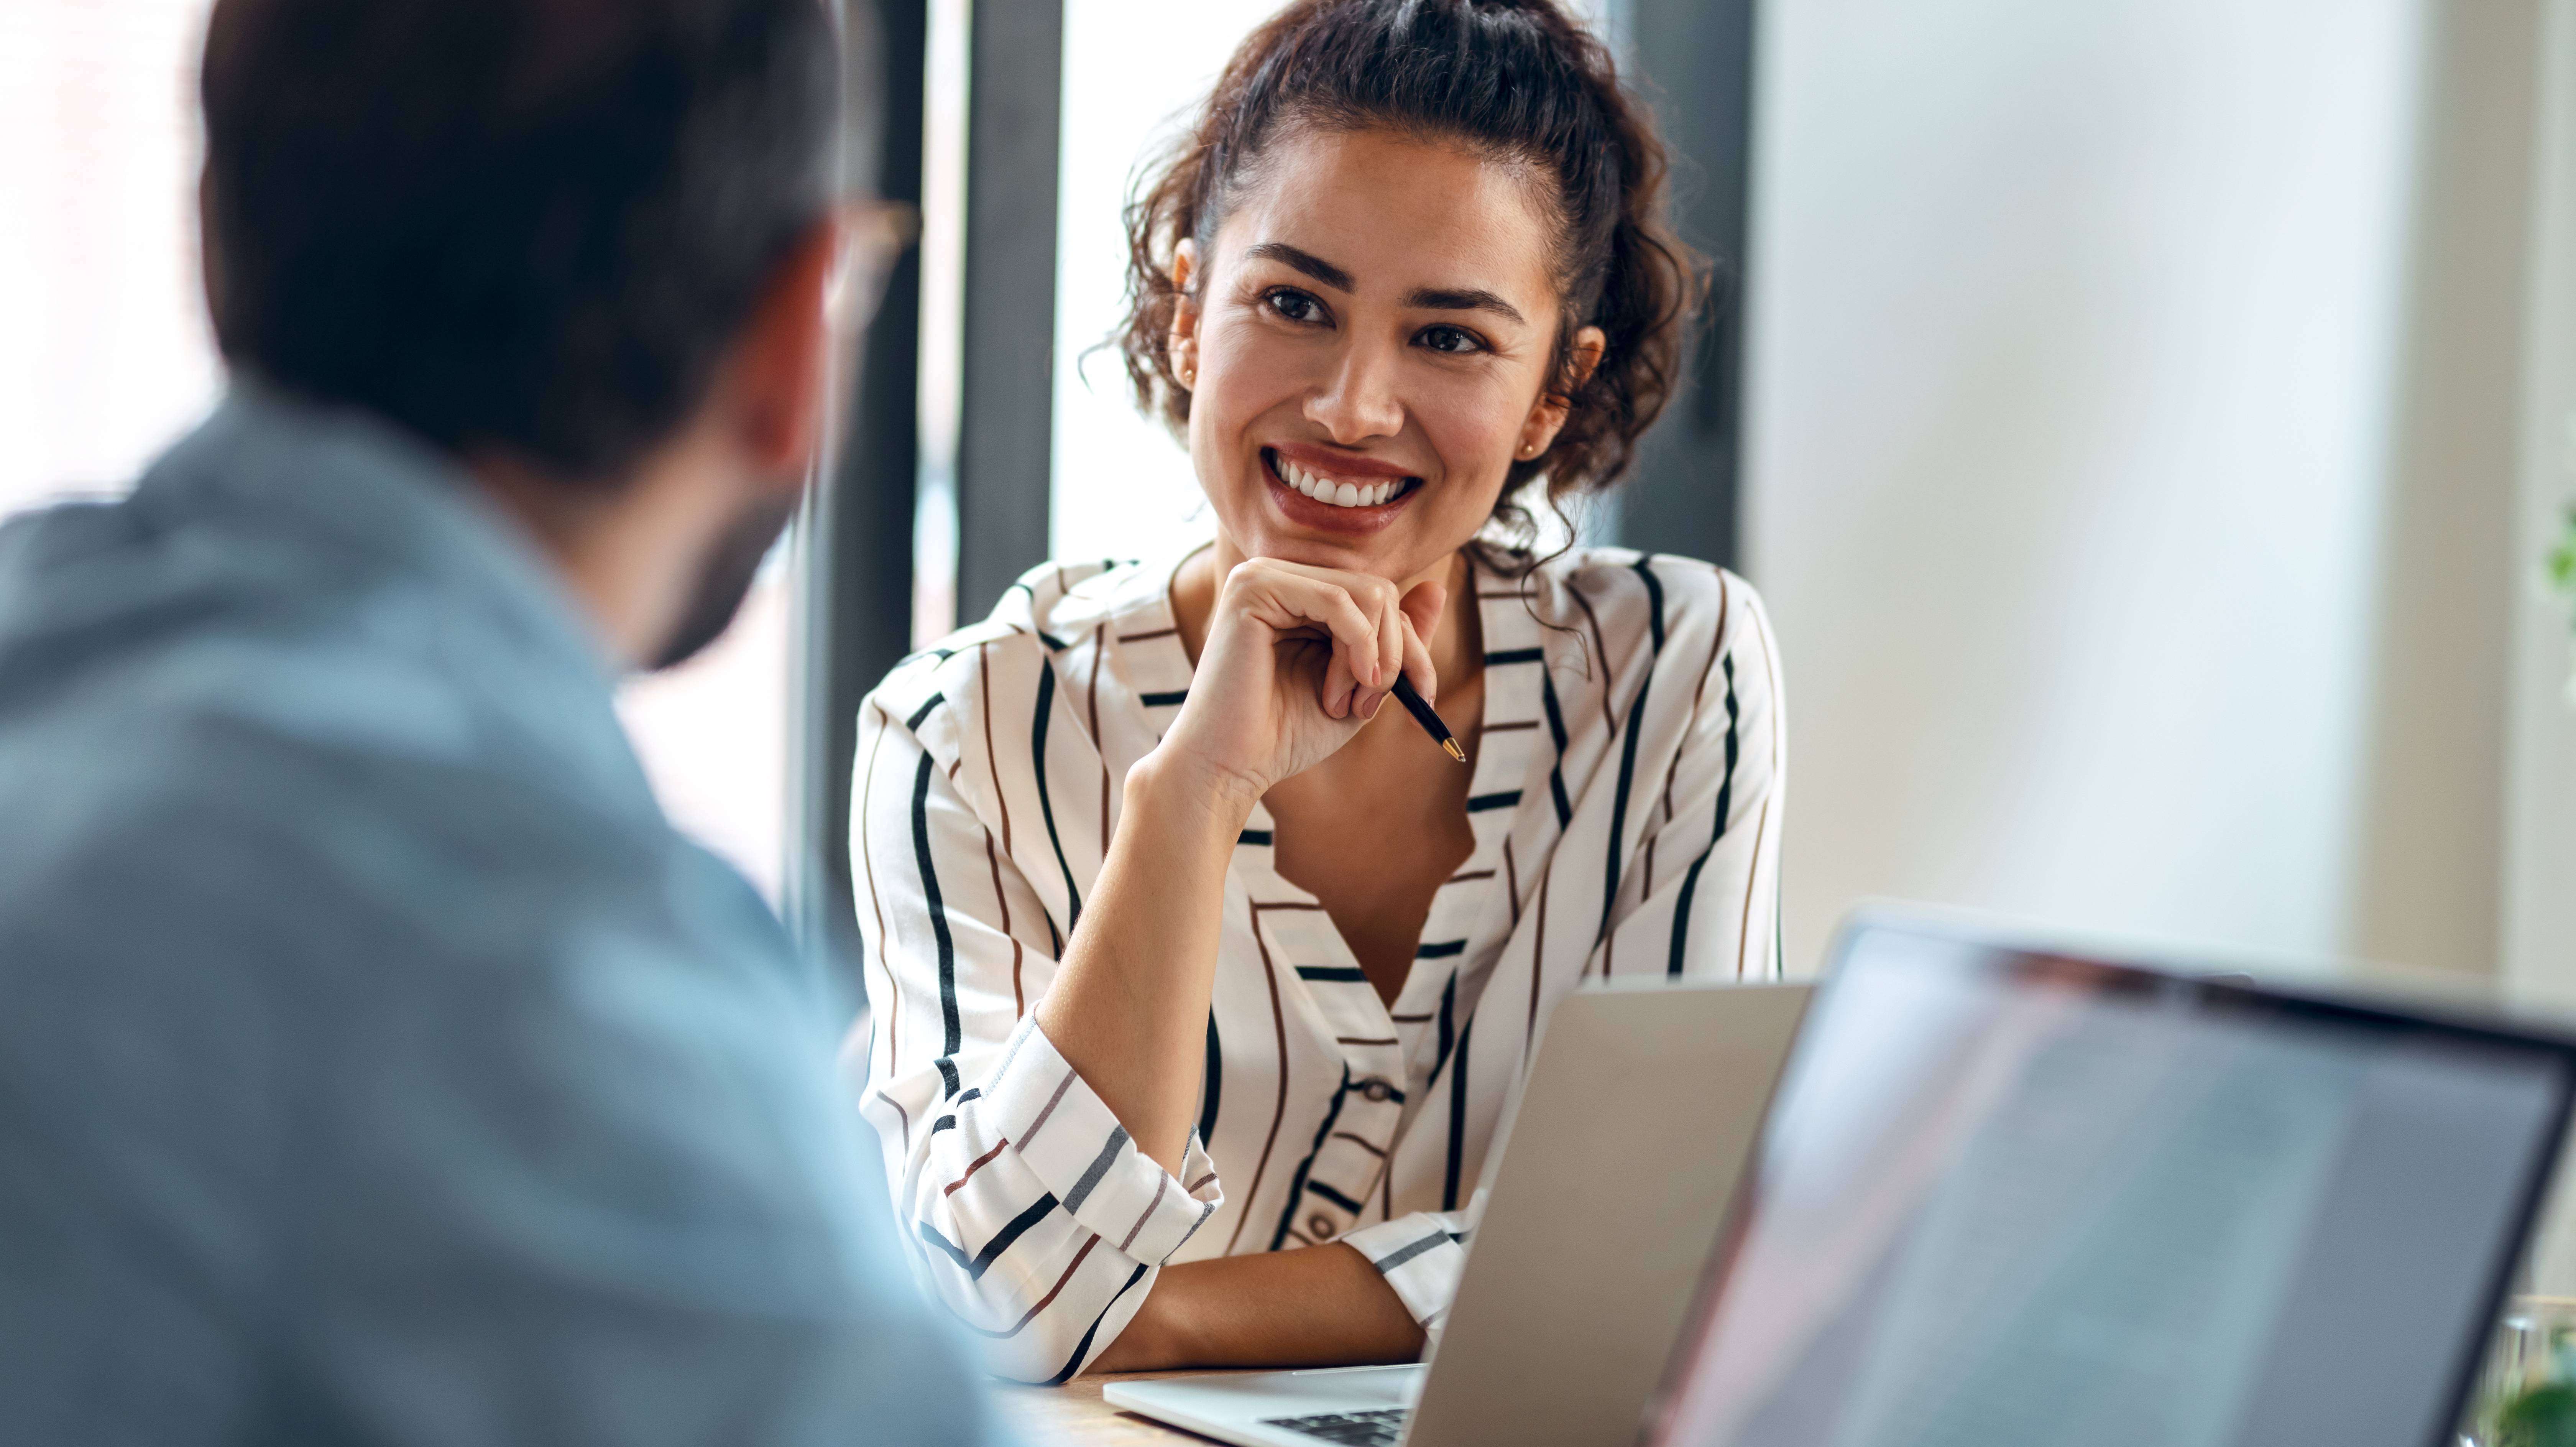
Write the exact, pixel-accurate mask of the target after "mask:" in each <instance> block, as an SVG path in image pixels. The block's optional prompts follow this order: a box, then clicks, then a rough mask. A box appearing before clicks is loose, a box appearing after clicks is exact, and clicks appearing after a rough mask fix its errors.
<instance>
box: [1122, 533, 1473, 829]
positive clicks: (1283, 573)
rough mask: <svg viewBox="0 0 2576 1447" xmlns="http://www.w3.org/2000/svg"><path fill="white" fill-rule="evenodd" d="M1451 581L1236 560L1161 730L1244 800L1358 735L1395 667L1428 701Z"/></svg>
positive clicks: (1182, 756) (1198, 768)
mask: <svg viewBox="0 0 2576 1447" xmlns="http://www.w3.org/2000/svg"><path fill="white" fill-rule="evenodd" d="M1447 602H1448V597H1447V590H1446V589H1444V588H1442V587H1441V586H1440V585H1439V584H1437V583H1418V584H1416V585H1414V587H1413V589H1412V590H1411V591H1410V592H1406V593H1402V594H1399V593H1398V592H1397V591H1396V586H1395V585H1394V584H1393V583H1390V582H1388V581H1386V580H1385V579H1384V578H1379V577H1374V576H1371V575H1369V574H1366V573H1346V572H1341V571H1339V570H1336V569H1332V568H1313V567H1308V566H1306V565H1305V564H1302V563H1289V562H1282V561H1279V560H1278V559H1275V558H1251V559H1247V560H1246V561H1244V562H1242V563H1239V564H1237V565H1236V566H1235V569H1234V571H1233V572H1231V573H1228V574H1227V575H1226V577H1225V580H1224V582H1223V583H1222V584H1220V585H1219V587H1218V589H1217V599H1216V608H1215V611H1214V612H1213V613H1212V614H1211V615H1210V617H1209V619H1208V633H1207V647H1206V648H1205V649H1204V650H1202V652H1201V655H1200V658H1199V664H1198V671H1197V674H1196V676H1194V677H1193V678H1192V679H1191V680H1190V697H1189V701H1188V702H1187V703H1185V704H1183V705H1182V707H1181V716H1180V718H1179V720H1178V721H1177V722H1176V723H1174V724H1173V726H1172V731H1171V732H1170V733H1169V734H1168V735H1166V736H1165V737H1164V740H1163V744H1162V747H1161V749H1158V750H1157V752H1158V753H1159V752H1165V751H1169V757H1170V759H1171V760H1172V761H1175V762H1178V761H1183V760H1186V761H1187V762H1188V763H1190V764H1191V765H1193V766H1194V769H1193V772H1203V773H1204V775H1205V777H1207V778H1208V779H1210V780H1211V781H1213V782H1214V783H1216V784H1217V786H1218V787H1220V788H1222V789H1224V790H1226V791H1227V792H1228V793H1229V794H1231V795H1233V796H1234V797H1235V798H1236V799H1237V800H1238V802H1240V803H1241V804H1242V806H1243V807H1245V808H1247V809H1248V808H1249V807H1250V806H1251V802H1252V801H1253V800H1255V799H1258V798H1260V797H1261V796H1262V795H1263V794H1266V793H1268V792H1269V791H1270V787H1271V786H1272V785H1273V784H1276V783H1278V782H1279V781H1280V780H1282V779H1286V778H1290V777H1292V776H1294V775H1297V774H1300V773H1303V772H1305V771H1306V770H1307V769H1309V768H1311V767H1313V766H1314V765H1315V764H1317V763H1319V762H1321V761H1322V760H1323V759H1325V758H1327V757H1329V756H1330V755H1331V754H1332V753H1333V751H1334V750H1336V749H1339V748H1340V747H1341V746H1342V745H1344V744H1346V743H1349V742H1350V741H1351V739H1352V738H1353V737H1354V736H1355V735H1357V734H1358V733H1359V731H1360V729H1361V727H1362V726H1364V725H1365V724H1366V723H1367V722H1368V721H1369V720H1370V719H1372V718H1375V717H1376V716H1377V711H1378V709H1379V708H1381V707H1382V706H1384V704H1385V702H1386V697H1387V694H1388V693H1389V691H1391V690H1392V689H1393V688H1394V687H1395V680H1396V676H1397V674H1398V673H1399V672H1400V673H1402V674H1403V675H1404V676H1406V677H1409V678H1411V679H1412V680H1413V686H1414V688H1415V689H1416V690H1418V691H1419V692H1420V693H1421V694H1422V697H1423V699H1424V700H1425V701H1426V702H1428V701H1430V700H1432V699H1434V698H1436V697H1437V696H1438V679H1437V678H1436V677H1435V676H1434V675H1433V673H1432V669H1431V655H1430V653H1429V651H1428V650H1427V649H1425V648H1424V647H1423V642H1422V640H1423V639H1425V638H1428V637H1430V636H1431V635H1432V633H1433V631H1434V629H1435V628H1436V627H1437V626H1438V624H1439V622H1440V613H1441V609H1442V608H1443V607H1445V606H1446V605H1447Z"/></svg>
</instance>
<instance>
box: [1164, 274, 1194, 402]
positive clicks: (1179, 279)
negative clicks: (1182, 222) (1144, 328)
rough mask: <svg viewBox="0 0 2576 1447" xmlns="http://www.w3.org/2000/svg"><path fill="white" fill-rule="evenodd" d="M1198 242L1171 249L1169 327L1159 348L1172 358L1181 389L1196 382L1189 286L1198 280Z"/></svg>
mask: <svg viewBox="0 0 2576 1447" xmlns="http://www.w3.org/2000/svg"><path fill="white" fill-rule="evenodd" d="M1198 265H1199V244H1198V243H1197V242H1195V241H1183V242H1182V243H1181V244H1180V245H1179V246H1177V247H1175V248H1173V250H1172V292H1173V297H1172V330H1171V335H1169V336H1167V337H1165V338H1164V339H1163V349H1164V351H1165V352H1166V353H1167V354H1168V355H1169V356H1170V357H1171V359H1172V375H1173V376H1175V377H1178V378H1180V380H1181V385H1182V386H1183V387H1185V388H1194V387H1196V386H1198V384H1199V299H1198V293H1197V292H1196V291H1194V290H1193V289H1192V283H1194V282H1195V281H1197V280H1198Z"/></svg>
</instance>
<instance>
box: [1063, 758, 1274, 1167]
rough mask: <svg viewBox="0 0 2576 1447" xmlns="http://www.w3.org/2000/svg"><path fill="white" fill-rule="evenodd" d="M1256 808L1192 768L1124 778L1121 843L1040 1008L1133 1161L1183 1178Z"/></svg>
mask: <svg viewBox="0 0 2576 1447" xmlns="http://www.w3.org/2000/svg"><path fill="white" fill-rule="evenodd" d="M1256 797H1257V796H1256V795H1254V794H1252V793H1251V792H1250V791H1249V790H1248V789H1245V788H1243V787H1241V786H1239V785H1237V784H1235V783H1234V782H1233V781H1230V780H1228V779H1225V778H1223V777H1221V776H1216V775H1214V774H1211V773H1209V772H1208V771H1205V770H1200V769H1195V768H1193V767H1191V766H1190V765H1189V763H1188V761H1186V760H1181V761H1174V760H1171V759H1166V758H1163V757H1161V756H1159V755H1149V756H1148V757H1147V758H1145V759H1144V760H1142V761H1140V762H1139V763H1138V764H1137V765H1136V767H1135V768H1134V769H1132V770H1130V771H1129V773H1128V776H1127V786H1126V792H1125V796H1124V803H1125V808H1124V810H1123V812H1122V813H1121V815H1120V818H1119V821H1118V831H1117V836H1116V838H1115V839H1113V840H1112V841H1111V843H1110V846H1109V856H1108V858H1107V860H1106V861H1104V862H1103V864H1102V866H1101V870H1100V878H1099V880H1098V882H1097V884H1096V885H1095V886H1094V887H1093V891H1092V895H1091V898H1090V899H1089V900H1088V901H1086V902H1085V904H1084V906H1083V911H1082V920H1081V923H1080V924H1079V925H1078V926H1077V927H1076V928H1075V930H1074V932H1073V937H1072V938H1071V939H1070V940H1069V941H1067V942H1066V945H1065V953H1064V962H1063V964H1062V965H1061V967H1060V968H1059V969H1058V970H1057V972H1056V977H1055V980H1054V982H1053V983H1052V984H1050V985H1049V986H1048V987H1047V992H1046V995H1045V997H1044V998H1043V999H1041V1000H1039V1002H1038V1006H1037V1016H1038V1024H1039V1025H1040V1026H1041V1027H1042V1028H1043V1029H1045V1031H1046V1033H1047V1039H1048V1040H1050V1041H1052V1042H1053V1043H1054V1045H1055V1048H1056V1050H1057V1051H1058V1052H1059V1053H1061V1054H1062V1055H1063V1056H1064V1058H1065V1061H1066V1062H1067V1063H1068V1064H1070V1065H1072V1066H1073V1068H1074V1069H1076V1070H1078V1071H1080V1072H1081V1073H1082V1078H1083V1081H1084V1082H1085V1083H1086V1084H1088V1085H1089V1086H1090V1087H1091V1089H1092V1091H1093V1092H1094V1093H1095V1094H1097V1095H1098V1096H1099V1097H1100V1099H1101V1102H1102V1103H1103V1104H1105V1105H1107V1106H1108V1107H1109V1109H1110V1111H1111V1112H1112V1113H1113V1114H1115V1115H1116V1116H1117V1117H1118V1121H1119V1124H1121V1125H1123V1126H1125V1127H1126V1128H1127V1134H1128V1135H1129V1136H1130V1137H1131V1138H1133V1139H1134V1140H1135V1142H1136V1148H1137V1149H1138V1150H1141V1151H1143V1152H1144V1153H1145V1154H1146V1155H1148V1156H1150V1157H1152V1158H1153V1159H1154V1160H1155V1161H1157V1162H1158V1163H1160V1164H1161V1165H1162V1167H1163V1168H1164V1169H1165V1170H1167V1171H1172V1172H1175V1173H1177V1172H1179V1170H1180V1169H1181V1157H1182V1155H1183V1153H1184V1152H1185V1151H1186V1150H1187V1149H1188V1146H1189V1132H1190V1126H1191V1124H1192V1122H1193V1121H1195V1120H1196V1119H1197V1116H1198V1099H1199V1074H1200V1071H1201V1069H1202V1066H1203V1062H1204V1060H1205V1054H1206V1052H1205V1051H1204V1049H1203V1048H1202V1042H1203V1041H1204V1039H1205V1035H1206V1030H1207V1012H1208V995H1209V991H1210V989H1211V988H1212V983H1213V980H1214V977H1215V970H1216V951H1217V936H1218V934H1219V932H1220V930H1221V928H1222V926H1223V924H1224V917H1223V911H1224V908H1225V871H1226V865H1227V862H1228V861H1229V860H1231V859H1232V858H1233V855H1234V845H1235V840H1236V837H1237V836H1238V835H1239V834H1240V833H1241V832H1242V829H1243V821H1244V820H1245V819H1246V818H1247V817H1249V815H1250V814H1251V811H1252V806H1253V804H1254V802H1255V800H1256Z"/></svg>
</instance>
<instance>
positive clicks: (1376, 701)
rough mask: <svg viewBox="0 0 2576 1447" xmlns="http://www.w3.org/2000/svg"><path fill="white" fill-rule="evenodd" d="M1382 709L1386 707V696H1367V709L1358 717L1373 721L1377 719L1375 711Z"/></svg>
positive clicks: (1378, 694)
mask: <svg viewBox="0 0 2576 1447" xmlns="http://www.w3.org/2000/svg"><path fill="white" fill-rule="evenodd" d="M1384 707H1386V695H1385V694H1382V693H1374V694H1371V695H1369V701H1368V708H1367V709H1366V710H1365V711H1363V712H1362V713H1361V714H1360V717H1362V718H1364V719H1375V718H1376V717H1377V711H1378V710H1379V709H1382V708H1384Z"/></svg>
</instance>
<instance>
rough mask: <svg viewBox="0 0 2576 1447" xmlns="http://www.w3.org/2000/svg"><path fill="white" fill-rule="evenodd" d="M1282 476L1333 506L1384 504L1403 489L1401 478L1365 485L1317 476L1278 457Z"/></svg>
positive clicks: (1283, 480) (1297, 488) (1303, 490)
mask: <svg viewBox="0 0 2576 1447" xmlns="http://www.w3.org/2000/svg"><path fill="white" fill-rule="evenodd" d="M1278 468H1279V479H1280V481H1282V482H1285V483H1287V484H1288V485H1289V486H1290V487H1293V488H1295V489H1296V490H1297V491H1299V492H1301V493H1304V494H1305V495H1306V496H1308V497H1311V498H1313V499H1314V500H1315V501H1317V502H1321V503H1330V504H1331V505H1333V506H1334V507H1383V506H1385V505H1386V504H1388V503H1390V502H1393V501H1394V500H1395V495H1396V494H1397V493H1399V492H1402V491H1404V484H1403V483H1401V482H1377V483H1371V484H1369V485H1368V486H1366V487H1361V486H1359V485H1358V484H1356V483H1349V482H1335V481H1333V480H1332V479H1331V478H1328V477H1318V476H1316V475H1315V474H1314V473H1311V472H1308V471H1307V470H1306V469H1304V468H1302V467H1299V466H1298V465H1297V464H1295V463H1293V462H1290V461H1289V460H1288V459H1286V458H1284V457H1282V458H1279V459H1278Z"/></svg>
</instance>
